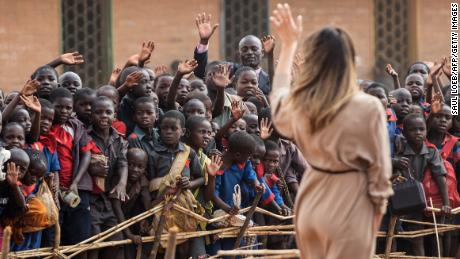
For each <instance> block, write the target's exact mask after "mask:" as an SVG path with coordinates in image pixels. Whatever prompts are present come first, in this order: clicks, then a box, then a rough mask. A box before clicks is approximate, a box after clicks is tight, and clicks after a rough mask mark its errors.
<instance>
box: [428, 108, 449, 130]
mask: <svg viewBox="0 0 460 259" xmlns="http://www.w3.org/2000/svg"><path fill="white" fill-rule="evenodd" d="M451 122H452V114H451V111H450V108H449V106H447V105H443V107H442V109H441V111H440V112H438V113H433V114H430V130H434V131H436V132H439V133H446V132H447V130H448V127H449V125H450V123H451Z"/></svg>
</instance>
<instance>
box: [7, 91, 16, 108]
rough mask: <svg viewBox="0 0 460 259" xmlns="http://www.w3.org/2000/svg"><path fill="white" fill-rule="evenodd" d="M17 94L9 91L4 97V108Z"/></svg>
mask: <svg viewBox="0 0 460 259" xmlns="http://www.w3.org/2000/svg"><path fill="white" fill-rule="evenodd" d="M18 94H19V92H18V91H11V92H9V93H8V94H7V95H6V97H5V106H6V105H8V104H10V102H11V101H13V99H14V98H15V97H16V96H17V95H18Z"/></svg>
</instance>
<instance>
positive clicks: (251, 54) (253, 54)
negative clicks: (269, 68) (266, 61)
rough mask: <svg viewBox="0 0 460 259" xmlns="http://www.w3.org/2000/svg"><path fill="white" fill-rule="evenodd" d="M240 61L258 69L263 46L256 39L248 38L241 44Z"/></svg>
mask: <svg viewBox="0 0 460 259" xmlns="http://www.w3.org/2000/svg"><path fill="white" fill-rule="evenodd" d="M239 50H240V59H241V63H243V65H245V66H248V67H252V68H257V67H258V66H259V63H260V59H261V57H262V44H261V42H260V40H259V39H257V38H255V37H247V38H245V39H244V40H242V41H241V42H240V46H239Z"/></svg>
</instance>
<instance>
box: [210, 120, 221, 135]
mask: <svg viewBox="0 0 460 259" xmlns="http://www.w3.org/2000/svg"><path fill="white" fill-rule="evenodd" d="M211 128H212V134H211V137H213V138H214V137H215V136H216V134H217V132H218V131H219V130H220V126H219V124H217V122H214V121H213V122H211Z"/></svg>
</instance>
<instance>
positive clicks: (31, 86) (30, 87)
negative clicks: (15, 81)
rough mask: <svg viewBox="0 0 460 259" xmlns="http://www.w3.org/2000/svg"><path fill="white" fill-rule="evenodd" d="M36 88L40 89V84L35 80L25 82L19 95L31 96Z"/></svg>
mask: <svg viewBox="0 0 460 259" xmlns="http://www.w3.org/2000/svg"><path fill="white" fill-rule="evenodd" d="M38 87H40V82H38V81H37V80H35V79H34V80H27V82H26V84H25V85H24V86H23V87H22V90H21V94H22V95H24V96H30V95H33V94H34V93H35V92H36V91H37V89H38Z"/></svg>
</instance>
